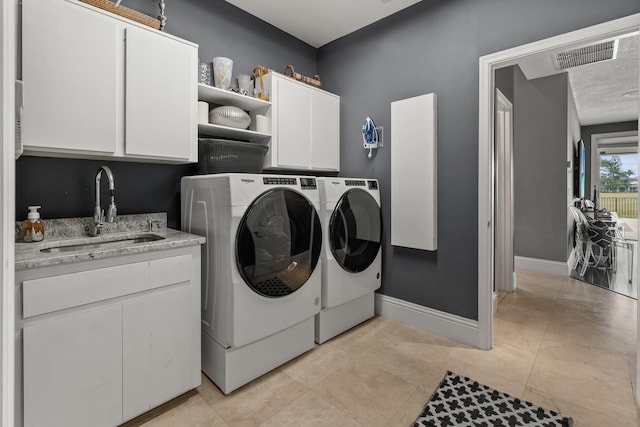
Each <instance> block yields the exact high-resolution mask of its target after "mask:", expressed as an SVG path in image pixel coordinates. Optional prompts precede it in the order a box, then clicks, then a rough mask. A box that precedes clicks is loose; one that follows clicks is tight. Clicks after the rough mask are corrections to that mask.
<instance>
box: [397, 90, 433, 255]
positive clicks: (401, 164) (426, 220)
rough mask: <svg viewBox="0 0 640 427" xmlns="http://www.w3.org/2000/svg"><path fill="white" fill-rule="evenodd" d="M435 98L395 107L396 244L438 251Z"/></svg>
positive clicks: (406, 101)
mask: <svg viewBox="0 0 640 427" xmlns="http://www.w3.org/2000/svg"><path fill="white" fill-rule="evenodd" d="M437 135H438V132H437V114H436V95H435V94H433V93H429V94H426V95H421V96H416V97H414V98H408V99H403V100H400V101H395V102H392V103H391V143H390V145H391V244H392V245H394V246H404V247H407V248H416V249H424V250H429V251H435V250H436V249H437V248H438V233H437V231H438V221H437V220H438V215H437V213H438V205H437V201H438V181H437V177H438V170H437V159H438V156H437V149H436V148H437V139H438V138H437Z"/></svg>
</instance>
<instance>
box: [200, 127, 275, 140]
mask: <svg viewBox="0 0 640 427" xmlns="http://www.w3.org/2000/svg"><path fill="white" fill-rule="evenodd" d="M198 134H199V135H201V136H212V137H222V138H233V139H237V140H241V141H251V142H253V141H258V140H261V139H267V138H270V137H271V135H270V134H268V133H261V132H256V131H254V130H248V129H237V128H232V127H228V126H220V125H214V124H211V123H209V124H207V123H198Z"/></svg>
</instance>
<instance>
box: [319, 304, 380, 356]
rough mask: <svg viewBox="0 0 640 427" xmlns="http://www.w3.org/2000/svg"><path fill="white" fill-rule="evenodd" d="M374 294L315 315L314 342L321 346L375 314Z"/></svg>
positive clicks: (326, 309)
mask: <svg viewBox="0 0 640 427" xmlns="http://www.w3.org/2000/svg"><path fill="white" fill-rule="evenodd" d="M374 299H375V292H370V293H368V294H365V295H363V296H361V297H359V298H356V299H354V300H351V301H349V302H346V303H344V304H341V305H339V306H337V307H331V308H324V309H322V311H320V313H318V314H316V342H317V343H318V344H322V343H323V342H325V341H327V340H330V339H331V338H333V337H335V336H336V335H339V334H341V333H343V332H344V331H346V330H347V329H351V328H352V327H354V326H356V325H358V324H360V323H362V322H364V321H365V320H367V319H370V318H372V317H373V316H374V314H375V301H374Z"/></svg>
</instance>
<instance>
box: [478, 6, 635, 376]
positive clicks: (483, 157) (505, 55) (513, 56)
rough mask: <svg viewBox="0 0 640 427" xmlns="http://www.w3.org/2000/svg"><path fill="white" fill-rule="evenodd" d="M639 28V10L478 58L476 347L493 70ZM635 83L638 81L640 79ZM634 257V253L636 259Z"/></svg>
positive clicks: (487, 285)
mask: <svg viewBox="0 0 640 427" xmlns="http://www.w3.org/2000/svg"><path fill="white" fill-rule="evenodd" d="M639 28H640V14H636V15H631V16H628V17H625V18H621V19H617V20H615V21H610V22H606V23H603V24H599V25H595V26H593V27H588V28H585V29H582V30H577V31H573V32H571V33H567V34H563V35H560V36H556V37H552V38H549V39H545V40H542V41H539V42H534V43H530V44H527V45H524V46H519V47H515V48H512V49H509V50H506V51H502V52H498V53H495V54H491V55H487V56H483V57H481V58H480V76H479V79H480V81H479V83H480V88H479V106H480V108H479V154H478V346H479V347H480V348H484V349H489V348H491V346H492V338H493V337H492V327H493V316H492V313H493V307H492V300H493V298H492V295H493V287H494V283H495V275H496V271H495V270H494V266H495V264H494V256H495V240H494V236H495V229H496V227H497V226H499V225H497V224H496V223H495V221H494V218H495V217H494V215H495V212H494V210H495V209H494V207H495V198H496V194H495V179H496V169H495V168H496V167H499V165H496V164H495V160H494V159H495V145H494V139H493V137H494V131H495V129H494V105H495V100H494V87H495V80H494V73H495V70H496V69H498V68H502V67H508V66H511V65H515V64H516V63H518V62H519V61H521V60H522V59H523V58H526V57H528V56H532V55H536V54H540V53H550V52H553V51H562V50H567V49H571V48H575V47H577V46H581V45H585V44H589V43H595V42H598V41H601V40H603V39H606V38H615V37H618V36H621V35H624V34H629V33H633V32H638V30H639ZM638 84H639V85H640V81H639V82H638ZM636 254H637V253H636ZM637 259H638V258H637V255H636V261H637ZM639 319H640V316H639ZM638 372H640V370H638Z"/></svg>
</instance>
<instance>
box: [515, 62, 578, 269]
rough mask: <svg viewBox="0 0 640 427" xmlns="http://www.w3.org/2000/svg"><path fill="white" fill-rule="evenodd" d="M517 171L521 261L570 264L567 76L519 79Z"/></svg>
mask: <svg viewBox="0 0 640 427" xmlns="http://www.w3.org/2000/svg"><path fill="white" fill-rule="evenodd" d="M514 77H515V78H514V105H513V119H514V120H513V122H514V123H513V170H514V211H515V220H514V223H515V224H514V243H513V252H514V255H516V256H523V257H529V258H537V259H546V260H551V261H562V262H564V261H566V260H567V237H566V236H567V232H566V227H567V196H566V194H567V142H566V141H567V118H568V115H567V91H568V82H569V80H568V77H567V75H566V74H557V75H554V76H549V77H544V78H540V79H534V80H527V79H526V77H525V76H524V74H522V72H521V71H520V69H519V67H517V68H516V72H515V76H514Z"/></svg>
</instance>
